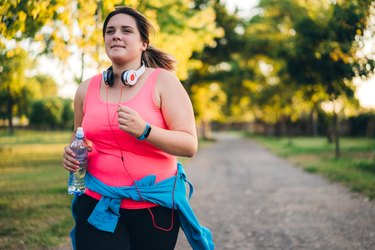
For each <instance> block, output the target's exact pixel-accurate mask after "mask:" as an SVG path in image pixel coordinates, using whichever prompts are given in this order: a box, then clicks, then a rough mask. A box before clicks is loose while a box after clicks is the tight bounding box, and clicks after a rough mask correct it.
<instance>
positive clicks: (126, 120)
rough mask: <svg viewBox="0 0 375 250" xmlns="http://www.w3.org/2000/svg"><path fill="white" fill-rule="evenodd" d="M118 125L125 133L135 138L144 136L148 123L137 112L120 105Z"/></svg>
mask: <svg viewBox="0 0 375 250" xmlns="http://www.w3.org/2000/svg"><path fill="white" fill-rule="evenodd" d="M117 113H118V124H119V128H120V129H121V130H122V131H125V132H127V133H129V134H131V135H133V136H135V137H139V136H141V135H142V133H143V130H144V129H145V127H146V122H145V121H144V120H143V119H142V117H141V116H140V115H139V114H138V112H137V111H135V110H134V109H131V108H129V107H127V106H122V105H119V107H118V108H117Z"/></svg>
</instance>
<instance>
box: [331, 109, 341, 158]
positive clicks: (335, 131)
mask: <svg viewBox="0 0 375 250" xmlns="http://www.w3.org/2000/svg"><path fill="white" fill-rule="evenodd" d="M332 122H333V124H332V128H333V137H334V141H335V157H336V158H337V159H338V158H340V140H339V137H340V131H339V122H338V117H337V113H336V111H333V120H332Z"/></svg>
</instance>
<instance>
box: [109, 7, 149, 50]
mask: <svg viewBox="0 0 375 250" xmlns="http://www.w3.org/2000/svg"><path fill="white" fill-rule="evenodd" d="M118 14H125V15H129V16H131V17H133V18H134V20H135V22H136V24H137V28H138V31H139V33H140V35H141V39H142V41H143V42H144V43H146V44H147V45H148V44H149V43H150V39H149V35H150V30H151V29H152V25H151V23H150V22H149V21H148V20H147V19H146V17H145V16H143V15H142V14H141V13H139V12H138V11H136V10H135V9H132V8H129V7H117V8H116V9H115V10H114V11H112V12H111V13H109V14H108V16H107V18H106V19H105V21H104V24H103V37H105V32H106V30H107V26H108V22H109V20H110V19H111V18H112V17H113V16H115V15H118Z"/></svg>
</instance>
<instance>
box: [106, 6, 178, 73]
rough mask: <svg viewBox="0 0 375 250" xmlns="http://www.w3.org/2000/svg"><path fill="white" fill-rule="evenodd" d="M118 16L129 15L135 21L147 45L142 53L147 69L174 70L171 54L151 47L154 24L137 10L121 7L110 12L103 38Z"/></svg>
mask: <svg viewBox="0 0 375 250" xmlns="http://www.w3.org/2000/svg"><path fill="white" fill-rule="evenodd" d="M117 14H125V15H129V16H131V17H133V18H134V19H135V22H136V24H137V28H138V30H139V33H140V35H141V39H142V41H143V42H145V43H146V44H147V48H146V50H145V51H144V52H143V53H142V61H144V63H145V64H146V66H147V67H152V68H158V67H159V68H163V69H166V70H174V64H175V60H174V59H173V58H172V57H171V56H170V55H169V54H167V53H165V52H163V51H161V50H159V49H157V48H155V47H153V46H150V45H149V44H150V40H149V35H150V30H153V27H152V24H151V23H150V22H149V21H148V20H147V18H146V17H145V16H143V15H142V14H141V13H139V12H138V11H136V10H135V9H132V8H130V7H124V6H121V7H116V8H115V10H114V11H112V12H110V13H109V14H108V16H107V17H106V19H105V20H104V24H103V37H104V36H105V32H106V29H107V25H108V22H109V20H110V19H111V18H112V17H113V16H115V15H117Z"/></svg>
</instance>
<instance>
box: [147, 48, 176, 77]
mask: <svg viewBox="0 0 375 250" xmlns="http://www.w3.org/2000/svg"><path fill="white" fill-rule="evenodd" d="M142 60H143V61H144V62H145V64H146V66H147V67H151V68H163V69H166V70H169V71H172V70H174V69H175V67H174V64H175V63H176V61H175V60H174V58H173V57H172V56H171V55H169V54H167V53H165V52H164V51H161V50H159V49H157V48H154V47H153V46H150V45H149V46H148V47H147V49H146V51H144V52H143V54H142Z"/></svg>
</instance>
